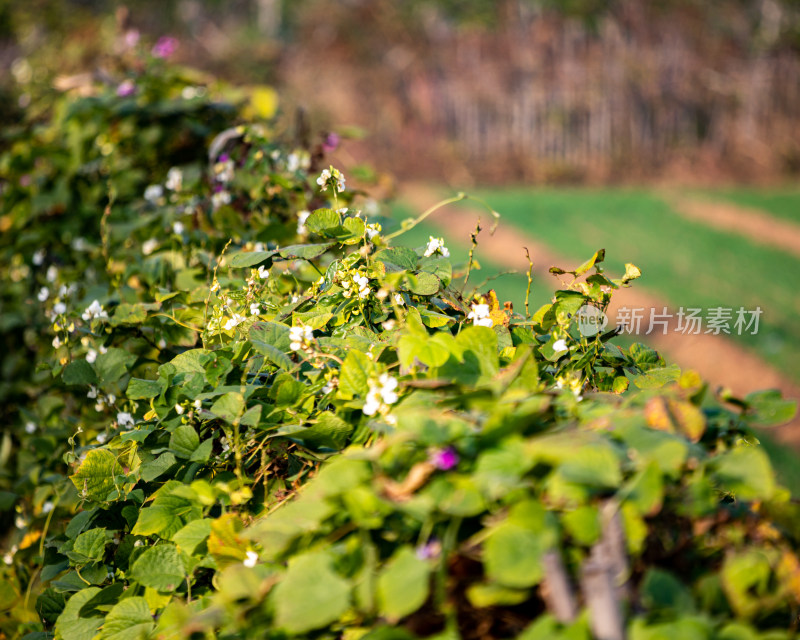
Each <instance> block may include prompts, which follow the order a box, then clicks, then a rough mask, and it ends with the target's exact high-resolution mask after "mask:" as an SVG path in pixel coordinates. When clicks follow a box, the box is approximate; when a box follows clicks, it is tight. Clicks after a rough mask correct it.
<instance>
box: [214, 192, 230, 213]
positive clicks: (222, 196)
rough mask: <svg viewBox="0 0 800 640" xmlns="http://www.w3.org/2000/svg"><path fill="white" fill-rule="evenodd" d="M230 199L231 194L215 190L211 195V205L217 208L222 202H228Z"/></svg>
mask: <svg viewBox="0 0 800 640" xmlns="http://www.w3.org/2000/svg"><path fill="white" fill-rule="evenodd" d="M230 201H231V194H230V193H228V192H227V191H225V190H224V189H223V190H222V191H217V192H216V193H213V194H212V195H211V206H213V207H214V209H219V208H220V207H221V206H222V205H224V204H230Z"/></svg>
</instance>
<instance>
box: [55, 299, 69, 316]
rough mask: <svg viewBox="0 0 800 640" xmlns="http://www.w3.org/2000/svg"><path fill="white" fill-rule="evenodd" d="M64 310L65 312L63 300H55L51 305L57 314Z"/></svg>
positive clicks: (62, 312) (65, 306)
mask: <svg viewBox="0 0 800 640" xmlns="http://www.w3.org/2000/svg"><path fill="white" fill-rule="evenodd" d="M66 312H67V305H65V304H64V303H63V302H56V303H55V304H54V305H53V313H54V314H56V315H57V316H60V315H62V314H64V313H66Z"/></svg>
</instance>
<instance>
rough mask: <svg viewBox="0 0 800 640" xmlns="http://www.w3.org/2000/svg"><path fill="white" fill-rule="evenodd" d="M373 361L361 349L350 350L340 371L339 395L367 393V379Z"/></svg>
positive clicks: (350, 395)
mask: <svg viewBox="0 0 800 640" xmlns="http://www.w3.org/2000/svg"><path fill="white" fill-rule="evenodd" d="M371 368H372V363H371V362H370V361H369V358H367V356H366V354H365V353H363V352H361V351H349V352H348V354H347V357H346V358H345V359H344V362H343V363H342V369H341V372H340V373H339V396H340V397H342V398H347V399H349V398H353V397H355V396H358V395H365V394H366V393H367V386H368V385H367V381H368V380H369V372H370V370H371Z"/></svg>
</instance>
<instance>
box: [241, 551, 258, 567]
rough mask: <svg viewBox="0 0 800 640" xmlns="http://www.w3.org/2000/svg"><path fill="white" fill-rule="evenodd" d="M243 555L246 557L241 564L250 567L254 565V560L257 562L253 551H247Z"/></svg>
mask: <svg viewBox="0 0 800 640" xmlns="http://www.w3.org/2000/svg"><path fill="white" fill-rule="evenodd" d="M245 555H246V556H247V557H246V558H245V559H244V562H242V564H243V565H244V566H245V567H247V568H248V569H252V568H253V567H255V566H256V562H258V554H257V553H256V552H255V551H248V552H247V553H246V554H245Z"/></svg>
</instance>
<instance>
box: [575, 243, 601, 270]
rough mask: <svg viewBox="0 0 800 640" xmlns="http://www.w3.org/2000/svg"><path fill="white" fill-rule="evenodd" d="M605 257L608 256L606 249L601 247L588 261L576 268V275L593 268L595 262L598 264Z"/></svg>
mask: <svg viewBox="0 0 800 640" xmlns="http://www.w3.org/2000/svg"><path fill="white" fill-rule="evenodd" d="M605 258H606V250H605V249H600V250H599V251H597V252H596V253H595V254H594V255H593V256H592V257H591V258H589V259H588V260H587V261H586V262H584V263H583V264H582V265H581V266H580V267H578V268H577V269H575V275H576V276H580V275H583V274H584V273H586V272H587V271H588V270H589V269H591V268H592V267H593V266H594V265H595V264H598V263H600V262H602V261H603V260H605Z"/></svg>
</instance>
